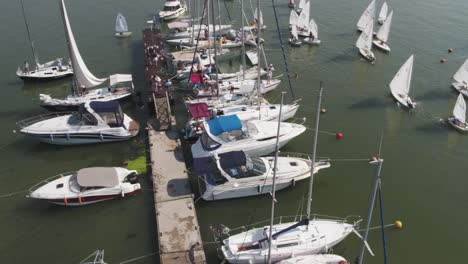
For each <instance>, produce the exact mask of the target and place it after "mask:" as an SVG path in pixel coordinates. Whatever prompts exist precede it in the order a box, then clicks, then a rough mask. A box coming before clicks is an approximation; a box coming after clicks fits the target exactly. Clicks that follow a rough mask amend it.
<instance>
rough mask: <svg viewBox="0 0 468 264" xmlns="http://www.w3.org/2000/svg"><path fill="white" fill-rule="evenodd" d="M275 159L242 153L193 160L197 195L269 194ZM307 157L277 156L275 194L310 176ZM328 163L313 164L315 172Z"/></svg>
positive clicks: (213, 197) (210, 197)
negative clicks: (197, 187)
mask: <svg viewBox="0 0 468 264" xmlns="http://www.w3.org/2000/svg"><path fill="white" fill-rule="evenodd" d="M274 159H275V157H274V156H269V157H250V156H249V155H247V154H245V152H243V151H232V152H227V153H222V154H217V153H216V152H214V153H213V155H212V156H211V157H205V158H197V159H194V160H193V165H194V169H195V173H196V174H197V175H198V177H199V180H198V185H199V188H200V193H201V194H202V196H201V197H202V198H203V199H204V200H205V201H215V200H222V199H231V198H240V197H247V196H254V195H261V194H267V193H269V192H271V191H272V181H273V163H274ZM311 163H312V162H311V160H310V158H308V157H307V158H299V157H278V160H277V171H276V175H275V176H276V188H275V190H276V191H279V190H282V189H285V188H287V187H290V186H293V185H294V184H295V183H296V182H297V181H300V180H303V179H307V178H309V177H310V170H311ZM329 167H330V163H329V162H328V161H318V162H316V167H315V171H314V173H317V172H318V171H319V170H321V169H324V168H329Z"/></svg>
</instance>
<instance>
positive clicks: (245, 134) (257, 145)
mask: <svg viewBox="0 0 468 264" xmlns="http://www.w3.org/2000/svg"><path fill="white" fill-rule="evenodd" d="M280 126H281V128H280V131H281V134H280V135H279V136H278V135H277V134H276V130H277V127H278V122H275V121H261V120H252V121H247V122H242V121H241V120H240V119H239V117H237V116H236V115H230V116H220V117H217V118H215V119H212V120H208V121H204V122H203V128H204V129H203V133H202V134H201V136H200V138H199V139H198V140H197V142H196V143H195V144H193V145H192V156H193V158H202V157H209V156H210V155H211V154H210V153H211V152H213V151H216V152H217V153H218V154H220V153H225V152H230V151H239V150H243V151H244V152H245V153H246V154H248V155H249V156H252V157H258V156H263V155H267V154H269V153H272V152H274V150H275V146H276V139H277V137H279V147H280V148H281V147H283V146H284V145H286V144H287V143H288V142H289V141H291V140H292V139H293V138H295V137H297V136H299V135H300V134H302V133H304V132H305V130H306V128H305V126H303V125H300V124H294V123H284V122H281V123H280Z"/></svg>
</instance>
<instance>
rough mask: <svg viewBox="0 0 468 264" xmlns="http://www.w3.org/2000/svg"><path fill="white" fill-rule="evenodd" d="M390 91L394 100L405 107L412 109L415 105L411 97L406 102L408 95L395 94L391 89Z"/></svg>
mask: <svg viewBox="0 0 468 264" xmlns="http://www.w3.org/2000/svg"><path fill="white" fill-rule="evenodd" d="M391 93H392V96H393V98H395V100H397V102H398V103H399V104H401V105H403V106H404V107H406V108H407V109H409V110H411V109H414V108H415V107H416V103H414V102H413V101H412V100H411V99H410V102H408V98H409V96H404V95H400V94H396V93H395V92H393V91H391Z"/></svg>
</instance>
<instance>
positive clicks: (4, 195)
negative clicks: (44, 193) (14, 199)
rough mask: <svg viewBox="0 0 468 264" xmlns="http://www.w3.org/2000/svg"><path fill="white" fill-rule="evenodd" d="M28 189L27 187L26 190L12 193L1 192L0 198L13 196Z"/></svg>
mask: <svg viewBox="0 0 468 264" xmlns="http://www.w3.org/2000/svg"><path fill="white" fill-rule="evenodd" d="M28 191H29V189H28V190H22V191H17V192H12V193H7V194H2V195H0V198H6V197H11V196H15V195H18V194H21V193H25V192H28Z"/></svg>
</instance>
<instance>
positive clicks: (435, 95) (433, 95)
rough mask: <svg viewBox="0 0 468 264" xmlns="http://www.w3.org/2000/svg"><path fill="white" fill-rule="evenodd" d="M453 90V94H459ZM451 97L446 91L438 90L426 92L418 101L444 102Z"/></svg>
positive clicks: (419, 96)
mask: <svg viewBox="0 0 468 264" xmlns="http://www.w3.org/2000/svg"><path fill="white" fill-rule="evenodd" d="M451 90H453V92H454V93H453V94H455V93H457V91H456V90H455V89H451ZM450 96H451V95H450V94H448V93H447V91H446V90H442V89H438V90H432V91H429V92H426V93H424V94H422V95H418V97H417V101H434V100H442V99H444V100H445V99H448V98H449V97H450Z"/></svg>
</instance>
